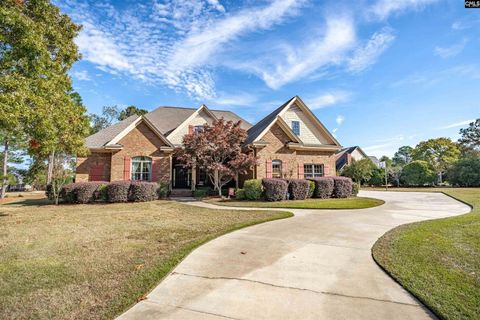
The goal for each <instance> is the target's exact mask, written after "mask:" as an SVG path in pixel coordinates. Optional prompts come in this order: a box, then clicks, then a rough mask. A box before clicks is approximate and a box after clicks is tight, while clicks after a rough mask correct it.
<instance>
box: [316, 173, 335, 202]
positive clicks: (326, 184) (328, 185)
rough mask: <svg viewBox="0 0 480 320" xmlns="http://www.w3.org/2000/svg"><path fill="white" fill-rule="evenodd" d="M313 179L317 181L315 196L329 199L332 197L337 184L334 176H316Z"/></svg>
mask: <svg viewBox="0 0 480 320" xmlns="http://www.w3.org/2000/svg"><path fill="white" fill-rule="evenodd" d="M313 181H314V182H315V192H314V197H315V198H320V199H328V198H331V197H332V195H333V188H334V185H335V182H334V181H333V178H332V177H321V178H316V179H314V180H313Z"/></svg>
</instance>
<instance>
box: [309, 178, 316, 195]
mask: <svg viewBox="0 0 480 320" xmlns="http://www.w3.org/2000/svg"><path fill="white" fill-rule="evenodd" d="M314 193H315V181H312V180H308V197H309V198H312V197H313V194H314Z"/></svg>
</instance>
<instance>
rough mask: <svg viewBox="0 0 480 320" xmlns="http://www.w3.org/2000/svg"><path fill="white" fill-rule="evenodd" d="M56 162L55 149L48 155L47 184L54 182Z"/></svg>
mask: <svg viewBox="0 0 480 320" xmlns="http://www.w3.org/2000/svg"><path fill="white" fill-rule="evenodd" d="M54 162H55V151H52V153H50V155H49V156H48V168H47V185H48V184H50V183H52V179H53V165H54Z"/></svg>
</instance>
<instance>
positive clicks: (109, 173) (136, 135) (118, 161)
mask: <svg viewBox="0 0 480 320" xmlns="http://www.w3.org/2000/svg"><path fill="white" fill-rule="evenodd" d="M119 144H121V145H122V146H123V149H122V150H118V151H113V152H112V153H98V152H92V153H91V154H90V155H89V156H88V157H87V158H78V159H77V173H76V181H77V182H80V181H88V180H92V179H91V172H92V167H93V166H95V165H98V164H103V167H104V177H105V180H104V181H116V180H123V179H124V162H125V157H128V158H133V157H138V156H147V157H150V158H152V163H153V170H154V171H155V172H152V180H153V179H155V181H156V182H158V181H163V182H165V183H170V153H167V152H163V151H161V150H160V147H162V146H166V144H165V143H164V142H163V141H162V140H161V139H160V138H159V137H158V136H157V135H156V134H155V133H154V132H153V131H152V130H151V129H150V128H149V127H148V126H147V125H146V124H145V123H143V122H141V123H140V124H138V125H137V126H136V127H135V128H134V129H133V130H132V131H130V132H129V133H128V134H127V135H126V136H125V137H123V138H122V139H121V140H120V141H119ZM89 174H90V178H89Z"/></svg>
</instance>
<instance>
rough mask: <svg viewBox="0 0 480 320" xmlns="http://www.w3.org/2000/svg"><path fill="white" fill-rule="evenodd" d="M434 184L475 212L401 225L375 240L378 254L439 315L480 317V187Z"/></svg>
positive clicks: (379, 260) (374, 249)
mask: <svg viewBox="0 0 480 320" xmlns="http://www.w3.org/2000/svg"><path fill="white" fill-rule="evenodd" d="M432 189H433V190H432V191H436V192H441V191H443V192H445V193H446V194H448V195H450V196H452V197H455V198H457V199H460V200H462V201H464V202H466V203H469V204H471V205H472V206H473V210H472V212H471V213H468V214H465V215H462V216H457V217H451V218H446V219H439V220H432V221H424V222H417V223H413V224H408V225H403V226H400V227H397V228H395V229H393V230H391V231H389V232H387V233H386V234H385V235H384V236H383V237H381V238H380V239H379V240H378V241H377V243H375V245H374V247H373V257H374V258H375V260H376V261H377V262H378V263H379V264H380V265H381V266H382V267H383V268H384V269H385V270H386V271H387V272H388V273H389V274H390V275H391V276H392V277H393V278H395V279H396V280H397V281H398V282H399V283H400V284H401V285H402V286H404V287H405V288H406V289H407V290H409V291H410V292H411V293H413V294H414V295H415V296H416V297H418V298H419V299H420V300H421V301H422V302H423V303H424V304H426V305H427V306H428V307H429V308H430V309H431V310H432V311H433V312H435V313H436V314H437V315H438V316H439V317H440V318H442V319H480V188H465V189H463V188H462V189H460V188H432ZM396 190H398V189H396ZM399 191H400V190H399ZM402 191H403V190H402ZM408 191H426V189H424V188H419V189H413V188H408Z"/></svg>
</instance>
